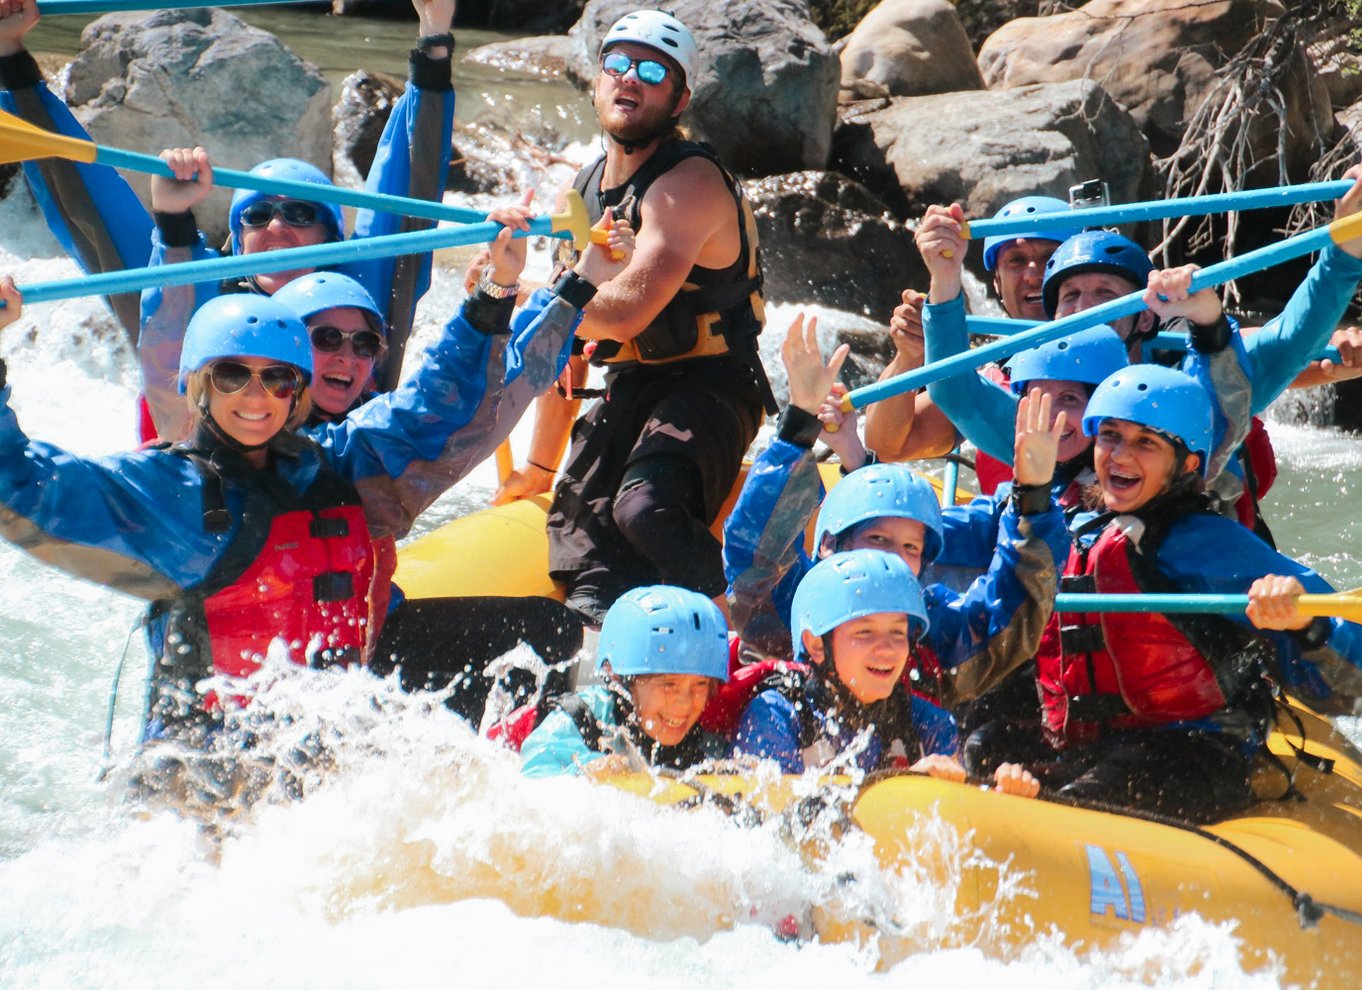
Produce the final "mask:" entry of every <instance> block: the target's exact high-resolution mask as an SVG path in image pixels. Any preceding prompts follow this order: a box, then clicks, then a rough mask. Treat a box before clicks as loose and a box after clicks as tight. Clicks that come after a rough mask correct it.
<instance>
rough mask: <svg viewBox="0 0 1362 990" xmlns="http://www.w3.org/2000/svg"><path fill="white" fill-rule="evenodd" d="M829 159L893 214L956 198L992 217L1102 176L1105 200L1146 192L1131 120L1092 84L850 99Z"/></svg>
mask: <svg viewBox="0 0 1362 990" xmlns="http://www.w3.org/2000/svg"><path fill="white" fill-rule="evenodd" d="M833 162H834V166H833V167H834V168H836V169H837V170H838V171H840V172H842V173H844V174H846V175H849V176H852V177H853V178H855V179H858V180H859V181H861V182H862V183H864V184H865V185H866V186H867V187H868V188H869V189H870V191H871V192H872V193H874V194H876V195H877V196H879V197H880V198H881V199H883V200H884V201H885V202H886V203H888V204H889V206H890V208H891V209H893V210H894V211H895V212H896V213H897V214H898V215H899V216H900V217H917V216H919V215H921V213H922V212H923V211H924V210H925V209H926V208H927V207H928V206H929V205H931V204H933V203H951V202H957V201H958V202H960V203H961V204H963V205H964V208H965V214H966V215H967V216H970V217H986V216H992V215H993V214H994V213H995V212H996V211H997V210H998V209H999V208H1001V207H1002V206H1003V204H1005V203H1007V202H1008V201H1009V200H1012V199H1015V198H1017V197H1018V196H1025V195H1030V194H1033V193H1048V194H1049V195H1052V196H1059V197H1061V198H1063V197H1065V196H1066V194H1067V192H1068V188H1069V186H1071V185H1073V184H1075V183H1077V182H1081V181H1084V180H1087V179H1093V178H1102V179H1105V180H1106V181H1107V183H1108V185H1109V187H1110V190H1111V196H1112V201H1113V202H1118V203H1119V202H1131V201H1133V200H1136V199H1143V198H1147V197H1148V195H1149V194H1150V193H1151V192H1152V190H1153V168H1152V164H1151V162H1150V157H1149V147H1148V145H1147V144H1146V143H1145V140H1144V137H1143V136H1142V135H1141V134H1140V129H1139V127H1137V126H1136V124H1135V121H1134V120H1132V119H1131V116H1130V114H1128V113H1126V111H1125V110H1123V109H1122V108H1121V107H1119V106H1117V105H1116V103H1115V102H1114V101H1113V100H1112V99H1111V98H1110V97H1109V96H1107V94H1106V93H1105V92H1103V90H1102V88H1101V87H1100V86H1098V85H1097V84H1096V83H1092V82H1067V83H1055V84H1052V85H1047V86H1026V87H1022V88H1019V89H1008V90H1001V91H994V90H981V91H975V92H964V93H947V94H943V95H937V96H915V97H900V98H897V99H892V100H880V101H868V102H867V103H865V104H855V105H853V106H851V107H848V108H846V111H845V113H844V114H843V118H842V123H841V124H840V125H839V126H838V129H837V137H836V142H835V146H834V152H833ZM974 255H975V252H971V256H972V257H973V256H974Z"/></svg>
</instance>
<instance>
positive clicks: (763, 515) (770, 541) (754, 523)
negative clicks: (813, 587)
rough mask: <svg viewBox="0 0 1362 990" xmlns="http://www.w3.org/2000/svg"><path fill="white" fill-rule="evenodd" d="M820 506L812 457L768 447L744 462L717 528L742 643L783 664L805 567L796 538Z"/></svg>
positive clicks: (793, 448) (791, 448) (785, 445)
mask: <svg viewBox="0 0 1362 990" xmlns="http://www.w3.org/2000/svg"><path fill="white" fill-rule="evenodd" d="M822 499H823V482H822V479H821V478H820V477H819V474H818V464H817V462H815V461H814V458H813V451H811V450H809V449H807V448H804V447H800V446H797V445H796V444H793V443H789V442H788V441H785V440H779V439H777V440H774V441H772V443H771V445H770V446H769V447H767V448H766V450H764V451H762V452H761V454H759V455H758V456H757V458H756V460H754V461H753V462H752V467H751V468H750V469H749V470H748V472H747V480H746V481H745V482H744V483H743V487H742V491H741V492H739V493H738V500H737V502H735V503H734V505H733V511H732V512H730V513H729V516H728V520H727V521H726V522H725V523H724V548H723V559H724V577H725V578H727V579H728V607H729V614H730V618H731V621H732V623H733V628H734V629H735V630H736V631H737V633H738V635H739V636H741V637H742V639H743V641H744V642H746V643H750V644H752V645H753V646H754V647H756V648H757V649H760V650H762V651H764V652H766V653H770V654H773V655H775V656H789V655H790V652H791V647H790V603H791V601H793V600H794V591H795V588H796V587H797V586H798V584H799V582H800V580H802V579H803V577H804V574H805V573H806V572H807V571H808V569H809V567H810V566H811V565H810V561H809V557H808V555H807V554H806V553H805V552H804V531H805V528H806V527H807V526H808V523H809V519H810V518H811V517H812V516H813V515H814V513H815V512H816V511H817V510H818V506H819V504H820V503H821V502H822Z"/></svg>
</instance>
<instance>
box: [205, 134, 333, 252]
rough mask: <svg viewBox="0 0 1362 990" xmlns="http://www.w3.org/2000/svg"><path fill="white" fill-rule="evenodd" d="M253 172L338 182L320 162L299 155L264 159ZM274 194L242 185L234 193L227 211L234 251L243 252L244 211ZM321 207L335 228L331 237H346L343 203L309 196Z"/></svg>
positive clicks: (329, 225)
mask: <svg viewBox="0 0 1362 990" xmlns="http://www.w3.org/2000/svg"><path fill="white" fill-rule="evenodd" d="M251 175H258V176H261V177H262V178H266V179H269V178H274V179H289V180H292V181H293V182H311V183H314V184H316V185H319V186H330V185H334V183H333V182H332V181H331V180H330V179H329V178H328V177H327V176H326V173H325V172H323V171H322V170H321V169H319V168H317V166H315V165H312V164H310V163H308V162H304V161H300V160H299V159H297V158H271V159H270V160H269V161H267V162H261V163H260V164H259V165H257V166H256V167H255V168H253V169H251ZM270 198H272V194H271V193H267V192H261V191H260V190H258V189H238V190H237V191H236V192H235V193H234V194H233V195H232V209H231V212H230V213H228V215H227V229H228V230H229V231H231V234H232V253H233V254H240V253H241V213H242V211H243V210H245V209H246V207H248V206H250V205H251V204H252V203H256V202H259V201H260V200H262V199H270ZM308 202H310V203H312V204H313V205H314V206H316V207H317V210H318V212H319V215H320V216H321V219H322V223H324V224H326V226H327V228H328V229H329V230H330V231H331V240H333V241H341V240H344V239H345V214H343V213H342V212H341V208H340V206H338V205H337V204H335V203H322V202H317V201H315V200H308Z"/></svg>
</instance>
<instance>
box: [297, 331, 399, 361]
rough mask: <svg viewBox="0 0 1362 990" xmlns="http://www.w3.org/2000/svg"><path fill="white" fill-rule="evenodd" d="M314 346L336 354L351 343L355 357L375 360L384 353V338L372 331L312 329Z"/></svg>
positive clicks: (311, 334)
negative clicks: (346, 343) (347, 342)
mask: <svg viewBox="0 0 1362 990" xmlns="http://www.w3.org/2000/svg"><path fill="white" fill-rule="evenodd" d="M307 333H308V336H309V337H311V338H312V346H313V347H315V348H316V349H317V350H319V351H322V352H323V353H326V354H334V353H336V351H338V350H340V349H341V347H343V346H344V345H345V342H346V341H347V340H348V341H350V348H351V350H353V351H354V352H355V357H359V358H374V357H378V355H379V354H380V353H381V352H382V351H383V346H384V344H383V337H382V336H381V335H380V334H377V333H375V332H374V331H372V330H341V329H340V328H339V327H312V328H311V329H309V330H308V332H307Z"/></svg>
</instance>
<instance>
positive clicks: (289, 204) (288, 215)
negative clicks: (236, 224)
mask: <svg viewBox="0 0 1362 990" xmlns="http://www.w3.org/2000/svg"><path fill="white" fill-rule="evenodd" d="M275 216H281V217H283V218H284V223H286V224H288V225H289V226H290V227H311V226H312V225H313V224H315V223H317V221H318V216H319V214H318V211H317V204H316V203H307V202H304V201H303V200H301V199H258V200H256V201H255V202H254V203H252V204H251V205H250V206H248V207H246V208H245V209H244V210H242V211H241V225H242V226H243V227H265V226H268V225H269V222H270V221H271V220H273V219H274V218H275Z"/></svg>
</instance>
